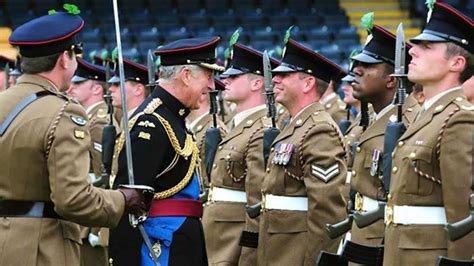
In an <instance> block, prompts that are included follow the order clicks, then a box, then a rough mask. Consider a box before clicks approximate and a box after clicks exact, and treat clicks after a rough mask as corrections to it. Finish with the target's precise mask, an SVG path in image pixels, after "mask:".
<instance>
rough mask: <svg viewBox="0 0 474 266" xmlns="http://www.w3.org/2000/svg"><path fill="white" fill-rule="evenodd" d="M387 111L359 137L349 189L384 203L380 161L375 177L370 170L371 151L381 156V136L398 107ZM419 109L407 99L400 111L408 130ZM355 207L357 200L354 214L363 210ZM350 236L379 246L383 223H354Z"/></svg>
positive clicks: (364, 242) (382, 143) (366, 243)
mask: <svg viewBox="0 0 474 266" xmlns="http://www.w3.org/2000/svg"><path fill="white" fill-rule="evenodd" d="M390 108H391V109H390V110H389V111H388V112H387V113H385V114H384V115H382V117H380V118H379V119H378V120H376V121H374V122H373V124H372V125H370V126H369V127H368V128H367V130H365V131H364V132H363V133H362V135H361V136H360V138H359V141H358V145H357V148H356V152H355V156H354V164H353V166H352V180H351V188H352V190H353V191H355V192H357V193H358V194H359V195H360V196H367V197H369V198H371V199H374V200H386V193H385V192H384V190H383V186H382V182H381V180H380V178H379V177H380V176H382V167H383V166H382V162H381V161H379V165H378V169H377V170H376V172H374V174H375V175H372V174H371V168H372V163H373V162H372V161H373V160H372V157H373V154H374V151H375V150H378V151H379V152H380V158H381V157H382V156H383V147H384V135H385V128H386V126H387V123H389V121H392V122H395V121H396V119H397V118H396V114H397V111H398V110H397V108H398V107H396V106H392V107H390ZM418 108H419V106H418V104H417V102H416V101H415V99H414V98H413V97H408V98H407V101H406V102H405V104H404V106H403V110H402V113H403V118H402V119H403V123H404V124H405V126H406V127H408V126H409V125H410V123H411V122H412V121H413V119H414V118H415V115H416V113H417V112H418ZM359 195H358V196H359ZM358 196H357V197H358ZM358 205H359V204H358V203H357V200H356V203H355V209H356V211H362V210H361V209H360V208H364V207H363V206H362V204H360V206H358ZM365 208H366V207H365ZM351 234H352V236H351V240H352V241H353V242H355V243H359V244H363V245H369V246H379V245H382V244H383V237H384V222H383V220H379V221H377V222H375V223H373V224H371V225H369V226H367V227H364V228H359V227H357V225H356V223H353V224H352V230H351Z"/></svg>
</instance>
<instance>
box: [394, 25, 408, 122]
mask: <svg viewBox="0 0 474 266" xmlns="http://www.w3.org/2000/svg"><path fill="white" fill-rule="evenodd" d="M405 55H406V44H405V33H404V32H403V23H402V22H400V24H399V25H398V28H397V39H396V42H395V73H394V74H393V76H394V77H396V78H397V92H396V96H395V98H396V100H395V103H396V104H397V107H398V115H397V121H398V122H401V121H402V106H403V104H404V103H405V95H406V87H405V86H406V83H405V79H406V77H407V75H406V69H405Z"/></svg>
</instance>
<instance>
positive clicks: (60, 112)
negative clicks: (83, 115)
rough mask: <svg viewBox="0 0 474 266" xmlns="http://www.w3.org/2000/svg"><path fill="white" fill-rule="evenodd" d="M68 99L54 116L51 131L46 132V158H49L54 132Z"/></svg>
mask: <svg viewBox="0 0 474 266" xmlns="http://www.w3.org/2000/svg"><path fill="white" fill-rule="evenodd" d="M69 103H70V102H69V101H66V102H65V103H64V104H63V106H62V107H61V109H60V110H59V113H58V116H56V119H55V120H54V122H53V125H52V126H51V131H50V132H49V133H48V143H47V145H46V152H45V155H46V160H48V158H49V153H50V152H51V147H52V146H53V141H54V133H56V128H57V127H58V124H59V120H60V119H61V117H62V116H63V113H64V111H65V110H66V107H67V106H68V105H69Z"/></svg>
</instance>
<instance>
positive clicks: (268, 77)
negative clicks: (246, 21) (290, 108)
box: [246, 50, 280, 218]
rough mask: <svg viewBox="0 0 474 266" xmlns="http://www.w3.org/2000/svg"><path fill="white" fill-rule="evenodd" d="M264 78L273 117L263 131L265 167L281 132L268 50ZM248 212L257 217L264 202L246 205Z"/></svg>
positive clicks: (269, 114) (269, 111)
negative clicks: (269, 126) (270, 123)
mask: <svg viewBox="0 0 474 266" xmlns="http://www.w3.org/2000/svg"><path fill="white" fill-rule="evenodd" d="M263 78H264V81H265V96H266V98H267V109H268V112H267V117H269V118H271V119H272V127H271V128H267V129H265V130H264V131H263V162H264V167H265V166H266V165H267V162H268V156H269V155H270V149H271V146H272V143H273V141H274V140H275V138H276V137H277V136H278V134H280V130H279V129H278V128H277V126H276V116H277V111H276V106H275V94H274V92H273V82H272V65H271V63H270V57H269V56H268V52H267V50H265V51H264V52H263ZM246 209H247V214H248V215H249V217H250V218H256V217H258V216H259V215H260V212H261V210H262V203H261V202H259V203H257V204H255V205H252V206H246Z"/></svg>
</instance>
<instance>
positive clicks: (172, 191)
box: [154, 135, 199, 200]
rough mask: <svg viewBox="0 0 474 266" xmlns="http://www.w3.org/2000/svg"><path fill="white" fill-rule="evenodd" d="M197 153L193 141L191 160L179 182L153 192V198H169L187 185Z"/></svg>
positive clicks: (194, 165)
mask: <svg viewBox="0 0 474 266" xmlns="http://www.w3.org/2000/svg"><path fill="white" fill-rule="evenodd" d="M188 136H189V135H188ZM198 154H199V150H198V148H197V145H196V143H195V142H193V143H192V155H191V162H190V163H189V168H188V171H187V172H186V175H185V176H184V178H183V179H182V180H181V181H179V183H178V184H177V185H176V186H174V187H172V188H170V189H167V190H165V191H161V192H157V193H155V196H154V199H156V200H159V199H165V198H169V197H171V196H173V195H175V194H176V193H178V192H180V191H181V190H182V189H183V188H184V187H185V186H187V185H188V183H189V181H190V180H191V177H192V176H193V173H194V168H195V167H196V164H197V160H198V157H199V156H198Z"/></svg>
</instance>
